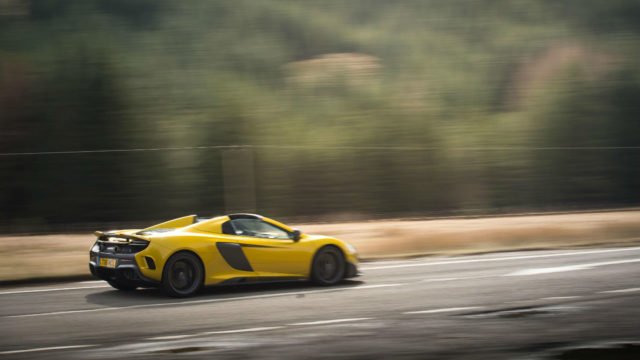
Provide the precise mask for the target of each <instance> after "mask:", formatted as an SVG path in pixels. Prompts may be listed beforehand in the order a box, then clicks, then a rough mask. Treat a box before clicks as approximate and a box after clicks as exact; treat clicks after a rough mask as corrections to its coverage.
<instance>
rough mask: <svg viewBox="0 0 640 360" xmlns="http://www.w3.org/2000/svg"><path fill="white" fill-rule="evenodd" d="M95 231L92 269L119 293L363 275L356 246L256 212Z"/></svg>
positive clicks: (180, 292)
mask: <svg viewBox="0 0 640 360" xmlns="http://www.w3.org/2000/svg"><path fill="white" fill-rule="evenodd" d="M95 234H96V236H97V237H98V240H97V241H96V243H95V244H94V245H93V247H92V248H91V251H90V253H89V269H90V270H91V273H92V274H93V275H95V276H97V277H99V278H101V279H104V280H106V281H107V282H108V283H109V284H110V285H111V286H113V287H114V288H116V289H120V290H133V289H135V288H137V287H139V286H142V287H148V286H152V287H153V286H156V287H161V288H162V289H163V290H164V291H165V292H166V293H167V294H168V295H170V296H176V297H183V296H189V295H192V294H194V293H196V292H197V291H198V290H199V289H200V288H201V287H202V286H205V285H214V284H227V283H239V282H245V281H252V280H264V279H269V280H273V279H310V280H312V281H313V282H315V283H317V284H320V285H333V284H336V283H338V282H340V281H341V280H342V279H344V278H350V277H355V276H358V268H357V266H358V257H357V254H356V250H355V249H354V248H353V246H351V245H349V244H347V243H345V242H344V241H341V240H338V239H335V238H332V237H328V236H320V235H307V234H302V233H301V232H300V231H299V230H296V229H292V228H290V227H288V226H287V225H284V224H282V223H279V222H277V221H275V220H272V219H269V218H266V217H263V216H260V215H254V214H232V215H228V216H219V217H214V218H201V217H198V216H197V215H189V216H185V217H181V218H177V219H174V220H170V221H167V222H164V223H161V224H158V225H154V226H151V227H148V228H146V229H142V230H117V231H111V232H100V231H96V233H95Z"/></svg>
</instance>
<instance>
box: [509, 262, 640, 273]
mask: <svg viewBox="0 0 640 360" xmlns="http://www.w3.org/2000/svg"><path fill="white" fill-rule="evenodd" d="M635 262H640V259H627V260H617V261H605V262H598V263H589V264H576V265H568V266H557V267H549V268H537V269H524V270H518V271H514V272H511V273H508V274H506V275H504V276H527V275H538V274H548V273H556V272H565V271H576V270H588V269H592V268H594V267H598V266H606V265H618V264H628V263H635Z"/></svg>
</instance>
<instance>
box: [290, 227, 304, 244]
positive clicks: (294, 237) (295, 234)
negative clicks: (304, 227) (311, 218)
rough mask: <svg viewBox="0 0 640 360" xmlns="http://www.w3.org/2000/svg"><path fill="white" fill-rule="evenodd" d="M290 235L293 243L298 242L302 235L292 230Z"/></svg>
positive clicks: (298, 231) (296, 230)
mask: <svg viewBox="0 0 640 360" xmlns="http://www.w3.org/2000/svg"><path fill="white" fill-rule="evenodd" d="M292 235H293V241H298V240H300V236H301V235H302V233H301V232H300V230H298V229H293V234H292Z"/></svg>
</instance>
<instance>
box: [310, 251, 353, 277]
mask: <svg viewBox="0 0 640 360" xmlns="http://www.w3.org/2000/svg"><path fill="white" fill-rule="evenodd" d="M345 270H346V263H345V260H344V255H343V254H342V251H340V249H338V248H337V247H335V246H325V247H322V248H321V249H320V250H318V252H317V253H316V255H315V256H314V257H313V264H312V265H311V281H313V282H314V283H316V284H318V285H322V286H328V285H335V284H337V283H338V282H340V281H341V280H342V279H344V274H345Z"/></svg>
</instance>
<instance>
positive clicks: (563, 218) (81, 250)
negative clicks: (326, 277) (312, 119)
mask: <svg viewBox="0 0 640 360" xmlns="http://www.w3.org/2000/svg"><path fill="white" fill-rule="evenodd" d="M297 227H298V228H300V230H301V231H303V232H305V233H310V234H324V235H330V236H334V237H337V238H340V239H343V240H346V241H348V242H350V243H351V244H353V245H354V246H355V247H356V248H357V249H358V252H359V253H360V256H361V257H362V258H365V259H366V258H375V257H390V256H407V255H417V254H440V255H449V254H462V253H474V252H488V251H503V250H516V249H531V248H561V247H577V246H627V245H633V244H640V211H619V212H602V213H581V214H561V215H535V216H510V217H492V218H478V219H439V220H388V221H365V222H350V223H333V224H300V225H297ZM94 240H95V237H94V236H93V234H90V233H86V234H68V235H38V236H4V237H0V257H1V259H0V281H7V280H21V279H30V278H47V277H63V276H81V275H89V269H88V264H87V261H88V255H89V248H90V247H91V245H92V244H93V242H94Z"/></svg>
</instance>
